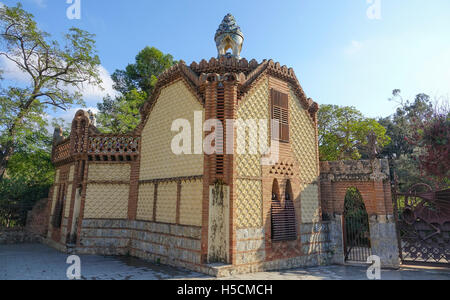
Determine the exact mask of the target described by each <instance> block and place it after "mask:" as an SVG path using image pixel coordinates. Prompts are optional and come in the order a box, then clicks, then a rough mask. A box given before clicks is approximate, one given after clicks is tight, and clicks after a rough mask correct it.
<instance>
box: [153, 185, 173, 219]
mask: <svg viewBox="0 0 450 300" xmlns="http://www.w3.org/2000/svg"><path fill="white" fill-rule="evenodd" d="M176 217H177V183H176V182H170V183H160V184H159V185H158V198H157V201H156V222H161V223H168V224H175V223H176Z"/></svg>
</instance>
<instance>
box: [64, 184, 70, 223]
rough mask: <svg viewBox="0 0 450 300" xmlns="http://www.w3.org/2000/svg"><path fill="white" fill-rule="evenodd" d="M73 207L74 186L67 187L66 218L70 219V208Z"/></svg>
mask: <svg viewBox="0 0 450 300" xmlns="http://www.w3.org/2000/svg"><path fill="white" fill-rule="evenodd" d="M71 205H72V185H71V184H70V185H69V186H68V187H67V194H66V203H65V207H64V217H66V218H68V217H69V214H70V206H71Z"/></svg>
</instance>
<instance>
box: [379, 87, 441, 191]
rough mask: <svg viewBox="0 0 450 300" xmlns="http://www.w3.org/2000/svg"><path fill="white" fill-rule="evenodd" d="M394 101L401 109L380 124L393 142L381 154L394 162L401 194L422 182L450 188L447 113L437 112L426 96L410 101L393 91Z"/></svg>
mask: <svg viewBox="0 0 450 300" xmlns="http://www.w3.org/2000/svg"><path fill="white" fill-rule="evenodd" d="M391 100H392V101H396V102H397V103H398V104H399V107H398V109H397V111H396V112H395V113H394V114H393V115H392V116H390V117H387V118H383V119H381V120H379V122H380V124H382V125H383V126H385V127H386V129H387V135H388V136H390V137H391V139H392V143H391V144H389V145H387V146H386V147H385V148H384V149H383V151H382V153H381V154H382V155H383V156H385V157H388V158H389V159H390V160H391V167H392V169H393V171H395V173H396V174H397V176H398V179H399V182H398V183H399V188H400V191H401V192H406V191H407V190H408V189H409V188H410V187H411V186H413V185H414V184H416V183H420V182H424V183H427V184H430V185H431V186H434V187H435V188H446V187H448V185H449V179H448V169H449V168H448V164H449V155H448V134H449V133H448V132H449V127H448V109H447V110H445V109H444V110H442V111H441V112H438V111H439V109H438V108H437V107H436V105H433V103H432V101H431V99H430V97H429V96H428V95H426V94H419V95H417V96H416V97H415V98H414V100H413V101H409V100H404V99H403V98H402V96H401V91H400V90H394V92H393V98H392V99H391Z"/></svg>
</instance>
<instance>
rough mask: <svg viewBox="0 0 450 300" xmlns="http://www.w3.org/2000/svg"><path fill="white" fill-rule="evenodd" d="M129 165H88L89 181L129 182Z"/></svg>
mask: <svg viewBox="0 0 450 300" xmlns="http://www.w3.org/2000/svg"><path fill="white" fill-rule="evenodd" d="M130 170H131V167H130V165H129V164H90V165H89V176H88V178H89V181H130Z"/></svg>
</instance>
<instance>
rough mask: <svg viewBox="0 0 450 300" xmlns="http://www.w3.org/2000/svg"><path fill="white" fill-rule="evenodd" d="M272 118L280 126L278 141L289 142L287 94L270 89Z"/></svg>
mask: <svg viewBox="0 0 450 300" xmlns="http://www.w3.org/2000/svg"><path fill="white" fill-rule="evenodd" d="M271 98H272V109H271V110H272V119H273V120H277V121H278V124H279V126H280V129H279V141H281V142H285V143H289V138H290V136H289V96H288V94H285V93H282V92H279V91H277V90H275V89H272V91H271Z"/></svg>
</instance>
